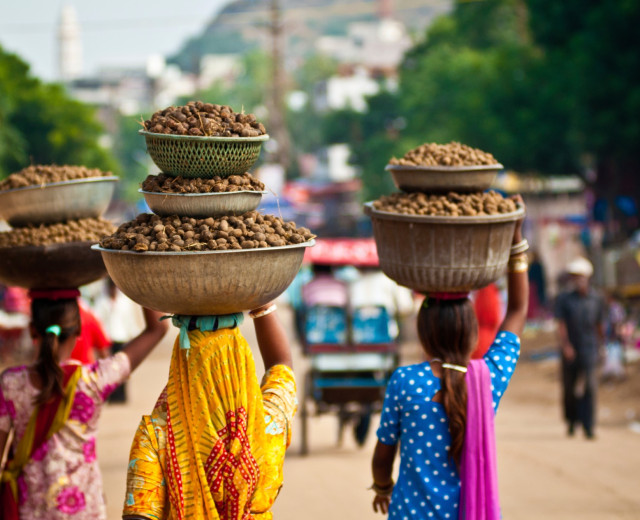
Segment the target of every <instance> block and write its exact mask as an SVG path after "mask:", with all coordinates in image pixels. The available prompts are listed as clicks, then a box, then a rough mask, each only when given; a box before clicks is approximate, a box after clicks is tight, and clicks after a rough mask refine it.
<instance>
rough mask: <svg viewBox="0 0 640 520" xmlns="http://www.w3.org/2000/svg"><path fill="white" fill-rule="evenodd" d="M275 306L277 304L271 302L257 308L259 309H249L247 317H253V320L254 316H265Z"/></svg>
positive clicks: (273, 309) (274, 308)
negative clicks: (266, 305)
mask: <svg viewBox="0 0 640 520" xmlns="http://www.w3.org/2000/svg"><path fill="white" fill-rule="evenodd" d="M277 308H278V306H277V305H276V304H275V303H272V304H271V305H269V306H268V307H266V308H265V307H262V308H259V309H254V310H252V311H249V317H250V318H253V319H254V320H255V319H256V318H262V317H263V316H266V315H267V314H271V313H272V312H273V311H275V310H276V309H277Z"/></svg>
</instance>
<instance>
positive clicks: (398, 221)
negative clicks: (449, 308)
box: [365, 163, 524, 293]
mask: <svg viewBox="0 0 640 520" xmlns="http://www.w3.org/2000/svg"><path fill="white" fill-rule="evenodd" d="M502 168H503V166H502V165H501V164H498V163H496V164H492V165H470V166H411V165H399V164H394V165H391V164H390V165H388V166H387V167H386V170H387V171H389V172H390V173H391V175H392V177H393V181H394V183H395V185H396V186H397V187H398V188H399V189H401V190H402V191H403V192H407V193H413V192H421V193H425V194H427V195H431V194H447V193H449V192H457V193H469V192H482V191H485V190H487V189H488V188H489V187H490V186H491V184H492V183H493V181H494V179H495V177H496V175H497V173H498V172H499V171H500V170H501V169H502ZM365 213H366V214H367V215H368V216H369V217H370V218H371V220H372V224H373V234H374V238H375V241H376V247H377V250H378V257H379V260H380V268H381V269H382V271H383V272H384V273H385V274H386V275H387V276H388V277H389V278H391V279H393V280H395V281H396V282H397V283H399V284H400V285H403V286H406V287H409V288H411V289H414V290H415V291H419V292H423V293H429V292H441V291H443V292H467V291H470V290H474V289H479V288H481V287H484V286H486V285H488V284H490V283H492V282H494V281H496V280H497V279H498V278H499V277H500V276H501V275H502V274H503V273H504V271H505V269H506V267H507V262H508V260H509V248H510V245H511V239H512V236H513V231H514V228H515V223H516V221H517V220H519V219H520V218H522V217H523V215H524V209H523V208H517V210H516V211H514V212H511V213H501V214H497V215H478V216H436V215H405V214H400V213H393V212H389V211H380V210H377V209H375V208H374V207H373V203H371V202H369V203H367V204H365Z"/></svg>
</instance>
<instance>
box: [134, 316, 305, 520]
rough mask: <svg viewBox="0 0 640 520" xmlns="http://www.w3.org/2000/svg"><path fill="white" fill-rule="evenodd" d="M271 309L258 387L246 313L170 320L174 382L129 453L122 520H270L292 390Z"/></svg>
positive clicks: (260, 325) (258, 322)
mask: <svg viewBox="0 0 640 520" xmlns="http://www.w3.org/2000/svg"><path fill="white" fill-rule="evenodd" d="M274 311H275V305H273V304H271V305H266V306H264V307H261V308H259V309H255V310H253V311H251V312H250V313H249V315H250V316H251V317H252V318H253V319H254V326H255V331H256V336H257V339H258V346H259V348H260V354H261V356H262V359H263V361H264V366H265V370H266V373H265V375H264V377H263V379H262V383H259V382H258V379H257V376H256V372H255V367H254V361H253V356H252V354H251V350H250V349H249V346H248V344H247V342H246V340H245V339H244V338H243V336H242V335H241V333H240V330H239V328H238V326H239V325H240V324H241V322H242V321H243V314H241V313H240V314H232V315H227V316H204V317H202V316H201V317H190V316H174V317H173V323H174V325H176V326H178V327H179V328H180V335H179V337H178V338H176V342H175V345H174V350H173V356H172V359H171V367H170V370H169V381H168V383H167V386H166V388H165V390H164V391H163V392H162V394H161V395H160V398H159V399H158V402H157V403H156V406H155V408H154V410H153V412H152V413H151V415H148V416H144V417H143V418H142V421H141V422H140V426H139V428H138V431H137V432H136V435H135V438H134V440H133V445H132V447H131V456H130V462H129V471H128V476H127V492H126V497H125V505H124V511H123V518H125V519H152V520H157V519H165V518H171V519H175V520H180V519H192V518H193V519H196V518H197V519H199V520H213V519H216V520H217V519H224V520H248V519H256V520H257V519H260V520H268V519H270V518H272V515H271V513H270V511H269V510H270V508H271V506H272V505H273V503H274V501H275V499H276V497H277V495H278V492H279V491H280V488H281V486H282V478H283V475H282V467H283V463H284V454H285V450H286V448H287V447H288V446H289V443H290V442H291V429H290V425H291V421H292V419H293V415H294V414H295V411H296V406H297V402H296V386H295V381H294V377H293V371H292V369H291V353H290V350H289V343H288V340H287V336H286V332H285V330H284V328H283V326H282V324H281V323H280V322H279V320H278V318H277V317H276V314H275V312H274Z"/></svg>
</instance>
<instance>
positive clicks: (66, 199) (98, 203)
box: [0, 176, 118, 289]
mask: <svg viewBox="0 0 640 520" xmlns="http://www.w3.org/2000/svg"><path fill="white" fill-rule="evenodd" d="M117 181H118V178H117V177H113V176H96V177H88V178H82V179H75V180H67V181H61V182H51V183H45V184H40V185H30V186H24V187H19V188H13V189H6V190H1V191H0V220H5V221H7V222H8V223H9V224H10V225H11V226H12V227H13V228H22V227H27V226H40V225H48V224H54V223H64V222H68V221H71V220H78V219H84V218H97V217H101V216H102V215H103V214H104V212H105V211H106V209H107V207H108V206H109V202H110V201H111V198H112V196H113V192H114V189H115V184H116V182H117ZM9 232H10V231H9ZM92 244H94V242H87V241H81V242H65V243H55V244H48V245H24V246H16V247H9V248H5V249H2V250H0V282H1V283H3V284H5V285H13V286H19V287H26V288H28V289H34V288H38V289H60V288H70V287H79V286H81V285H85V284H87V283H90V282H93V281H95V280H97V279H99V278H101V277H102V276H104V275H105V274H106V270H105V267H104V263H103V262H102V258H101V257H100V255H99V254H97V253H96V252H95V251H92V250H91V246H92Z"/></svg>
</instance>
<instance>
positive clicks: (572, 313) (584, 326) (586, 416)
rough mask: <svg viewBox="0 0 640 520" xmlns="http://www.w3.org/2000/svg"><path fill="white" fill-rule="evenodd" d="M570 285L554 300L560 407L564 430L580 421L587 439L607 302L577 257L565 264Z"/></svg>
mask: <svg viewBox="0 0 640 520" xmlns="http://www.w3.org/2000/svg"><path fill="white" fill-rule="evenodd" d="M567 273H568V274H569V275H570V277H571V283H572V286H573V288H572V289H570V290H568V291H566V292H564V293H561V294H560V295H559V296H558V299H557V301H556V318H557V320H558V340H559V343H560V349H561V356H562V389H563V411H564V418H565V420H566V422H567V433H568V435H569V436H572V435H574V432H575V427H576V425H579V424H580V425H582V427H583V428H584V433H585V435H586V437H587V438H588V439H593V438H594V426H595V402H596V388H597V380H596V368H597V365H598V358H599V354H600V348H601V346H602V345H604V322H605V317H606V306H605V302H604V299H603V298H602V296H601V295H600V294H598V293H597V292H596V291H595V290H594V289H593V288H592V287H590V284H589V279H590V278H591V275H592V274H593V266H592V265H591V263H590V262H589V261H588V260H587V259H586V258H577V259H575V260H574V261H572V262H571V263H570V264H569V265H568V266H567Z"/></svg>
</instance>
